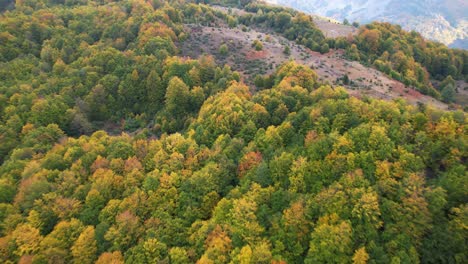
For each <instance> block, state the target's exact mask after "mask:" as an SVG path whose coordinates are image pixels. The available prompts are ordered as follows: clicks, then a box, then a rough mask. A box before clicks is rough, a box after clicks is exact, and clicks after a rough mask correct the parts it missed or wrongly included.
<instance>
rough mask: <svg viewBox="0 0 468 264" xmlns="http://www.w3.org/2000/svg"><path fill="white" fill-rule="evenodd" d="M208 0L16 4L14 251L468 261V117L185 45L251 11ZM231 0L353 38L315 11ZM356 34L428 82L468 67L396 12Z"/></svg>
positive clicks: (8, 212)
mask: <svg viewBox="0 0 468 264" xmlns="http://www.w3.org/2000/svg"><path fill="white" fill-rule="evenodd" d="M199 2H206V3H199ZM208 2H212V1H179V0H174V1H160V0H152V1H144V0H128V1H103V0H100V1H92V0H65V1H56V0H54V1H52V0H41V1H32V0H21V1H19V0H17V1H16V3H15V4H16V5H15V8H14V9H13V10H10V11H5V12H4V13H2V14H1V15H0V44H1V45H0V80H1V81H0V120H1V122H0V262H2V263H103V264H104V263H179V264H182V263H278V264H279V263H466V262H467V261H468V255H467V252H468V246H467V238H468V234H467V227H466V226H467V222H468V206H467V202H468V177H467V176H468V175H467V170H466V161H467V158H468V150H467V148H468V142H467V140H468V138H467V136H466V135H467V131H466V130H467V117H466V113H465V112H463V111H460V110H458V111H442V110H437V109H433V108H431V107H428V106H425V105H418V106H413V105H410V104H408V103H407V102H405V101H404V100H402V99H399V100H393V101H384V100H378V99H372V98H368V97H365V98H357V97H353V96H351V95H350V94H348V92H347V91H346V89H344V88H343V87H339V86H331V85H329V84H326V83H322V82H320V81H319V79H318V75H317V73H316V72H315V71H314V70H313V69H310V67H308V66H306V65H301V64H299V63H297V62H295V61H292V60H291V61H288V62H286V63H284V64H282V65H280V66H278V67H277V68H276V69H275V72H274V73H273V74H272V76H270V79H269V81H270V85H268V87H266V88H265V89H263V90H258V91H257V90H255V89H254V88H253V87H249V86H248V85H247V84H246V83H245V82H244V81H243V77H242V76H241V74H240V73H238V72H236V71H233V70H232V69H231V68H230V67H229V66H228V65H218V64H217V63H216V61H215V59H214V58H213V57H212V56H210V55H203V56H200V57H199V58H187V57H183V56H180V50H179V44H180V43H181V42H183V41H185V40H186V38H187V35H188V34H190V32H188V31H187V30H186V29H185V27H184V24H188V23H198V24H200V25H205V24H210V23H213V21H216V20H217V19H222V20H223V21H229V20H230V18H232V17H231V16H230V15H226V14H224V13H221V12H219V11H217V10H215V9H212V8H211V7H210V6H209V5H205V4H208ZM216 2H218V4H225V5H230V6H241V7H244V8H245V10H247V11H249V12H254V13H255V14H256V15H249V14H247V15H245V16H240V17H238V18H236V19H237V20H236V21H234V22H235V23H240V25H251V24H252V23H254V24H256V25H260V26H264V27H271V28H272V30H274V31H276V32H278V33H279V34H284V35H285V37H286V38H288V39H290V40H293V41H296V42H297V43H298V44H301V45H305V46H307V47H310V48H317V47H319V48H320V47H321V45H323V44H325V43H327V45H329V44H330V46H329V47H330V48H335V47H338V42H339V40H336V42H335V40H333V41H331V40H329V39H326V38H325V37H324V35H323V34H322V32H320V30H319V29H318V28H317V27H316V26H315V24H314V23H313V20H312V19H311V18H310V17H309V16H306V15H304V14H301V13H297V12H295V11H293V10H290V9H284V8H278V7H271V6H267V5H263V4H258V3H250V2H252V1H216ZM0 3H2V2H1V1H0ZM0 6H1V5H0ZM260 10H261V12H260ZM234 22H232V23H234ZM235 23H234V24H235ZM390 42H391V43H390ZM405 43H406V46H405ZM344 45H345V46H343V47H342V48H344V49H347V54H348V55H349V56H351V55H352V54H354V55H356V56H357V57H356V58H355V59H356V60H362V61H368V62H369V63H370V64H373V65H375V67H377V68H379V67H380V66H381V65H383V66H382V67H387V66H388V67H389V69H391V71H395V72H397V73H398V74H401V73H404V74H403V75H400V77H401V78H406V79H408V80H409V81H410V82H414V84H415V85H416V86H418V85H423V84H424V85H428V84H429V79H430V78H438V79H446V81H444V84H443V85H444V87H449V86H450V87H452V86H453V82H454V79H460V78H466V69H467V67H466V66H465V64H466V61H467V58H466V52H464V51H457V50H450V49H447V48H446V47H442V46H439V45H436V44H433V43H431V42H425V41H424V40H422V39H420V37H419V36H418V35H415V34H414V33H407V32H403V31H401V29H398V27H396V26H390V25H387V24H378V23H374V24H371V25H367V26H363V27H362V28H361V29H360V33H359V34H358V36H356V38H355V39H353V40H350V42H348V41H346V44H344ZM405 59H407V60H408V61H406V62H404V60H405ZM398 63H401V64H402V65H398ZM452 66H453V67H452ZM384 71H385V70H384ZM411 72H412V74H413V75H412V74H411ZM390 74H391V72H390ZM412 76H413V77H414V78H415V79H414V80H413V79H411V78H412ZM449 76H450V78H448V77H449ZM419 77H420V78H419ZM447 78H448V79H447ZM420 87H423V86H420ZM424 87H430V88H427V89H434V88H433V87H432V86H424ZM421 89H423V88H421ZM428 91H430V90H428ZM437 94H438V92H437V91H435V90H434V95H435V96H438V95H437ZM443 94H446V93H443Z"/></svg>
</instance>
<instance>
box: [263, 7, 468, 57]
mask: <svg viewBox="0 0 468 264" xmlns="http://www.w3.org/2000/svg"><path fill="white" fill-rule="evenodd" d="M267 2H270V3H274V4H280V5H285V6H289V7H292V8H295V9H298V10H302V11H306V12H309V13H315V14H319V15H322V16H327V17H331V18H334V19H337V20H340V21H342V20H344V19H348V20H350V21H358V22H361V23H369V22H371V21H385V22H391V23H395V24H399V25H402V26H403V28H405V29H407V30H416V31H418V32H420V33H421V34H422V35H423V36H424V37H426V38H429V39H432V40H436V41H439V42H441V43H444V44H446V45H453V46H454V47H455V46H456V47H459V48H464V49H467V48H468V43H467V41H466V39H467V37H468V21H467V17H466V13H467V12H468V2H467V1H462V0H450V1H449V0H423V1H416V0H409V1H403V0H383V1H376V0H351V1H348V0H346V1H345V0H336V1H324V0H312V1H309V0H267Z"/></svg>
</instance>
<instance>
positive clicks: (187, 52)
mask: <svg viewBox="0 0 468 264" xmlns="http://www.w3.org/2000/svg"><path fill="white" fill-rule="evenodd" d="M186 31H187V32H191V33H190V37H189V38H188V40H187V41H185V42H183V43H181V45H180V47H179V48H180V50H181V53H182V56H188V57H192V58H198V57H199V56H200V55H202V54H211V55H213V56H214V58H215V59H216V61H217V63H219V64H221V65H222V64H228V65H230V66H231V67H232V69H233V70H236V71H239V72H240V73H241V74H242V75H243V79H244V80H245V82H246V83H248V84H249V85H252V84H253V79H254V78H255V76H257V75H266V74H272V73H273V72H274V70H275V69H276V67H277V66H279V65H281V64H283V63H284V62H286V61H288V60H290V59H293V60H295V61H297V62H299V63H301V64H304V65H307V66H309V67H311V68H312V69H314V70H315V71H316V72H317V74H318V75H319V77H320V79H319V80H320V81H322V82H324V83H330V84H333V85H342V86H344V87H345V88H347V90H348V91H349V93H350V94H351V95H353V96H358V97H361V96H370V97H374V98H379V99H385V100H392V99H395V98H405V99H406V100H408V101H409V102H410V103H412V104H416V103H418V102H420V103H424V104H430V105H433V106H435V107H437V108H440V109H447V108H448V107H447V105H446V104H444V103H442V102H440V101H437V100H435V99H434V98H432V97H429V96H425V95H423V94H421V93H420V92H418V91H417V90H415V89H414V88H412V87H407V86H405V85H404V84H402V83H401V82H398V81H395V80H393V79H391V78H389V77H388V76H386V75H385V74H383V73H381V72H379V71H377V70H375V69H372V68H369V67H366V66H364V65H362V64H360V63H359V62H356V61H348V60H346V59H345V58H344V51H343V50H332V51H331V52H329V53H327V54H320V53H318V52H314V51H312V50H310V49H308V48H305V47H303V46H301V45H297V44H295V43H294V42H291V41H289V40H287V39H285V38H283V37H281V36H279V35H277V34H274V33H272V32H268V33H265V32H261V30H260V29H253V28H248V30H247V31H242V29H241V28H239V27H237V28H229V27H227V26H219V27H216V28H215V27H201V26H196V25H186ZM254 40H259V41H261V42H262V44H263V50H262V51H256V50H255V49H254V48H253V47H252V43H253V41H254ZM222 44H226V45H227V46H228V48H229V52H228V54H227V55H225V56H223V55H221V54H220V53H219V46H220V45H222ZM286 46H289V48H290V54H289V55H287V54H285V53H284V49H285V47H286ZM345 75H348V77H349V79H350V81H351V82H350V83H349V85H344V84H343V82H342V78H343V77H344V76H345Z"/></svg>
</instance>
